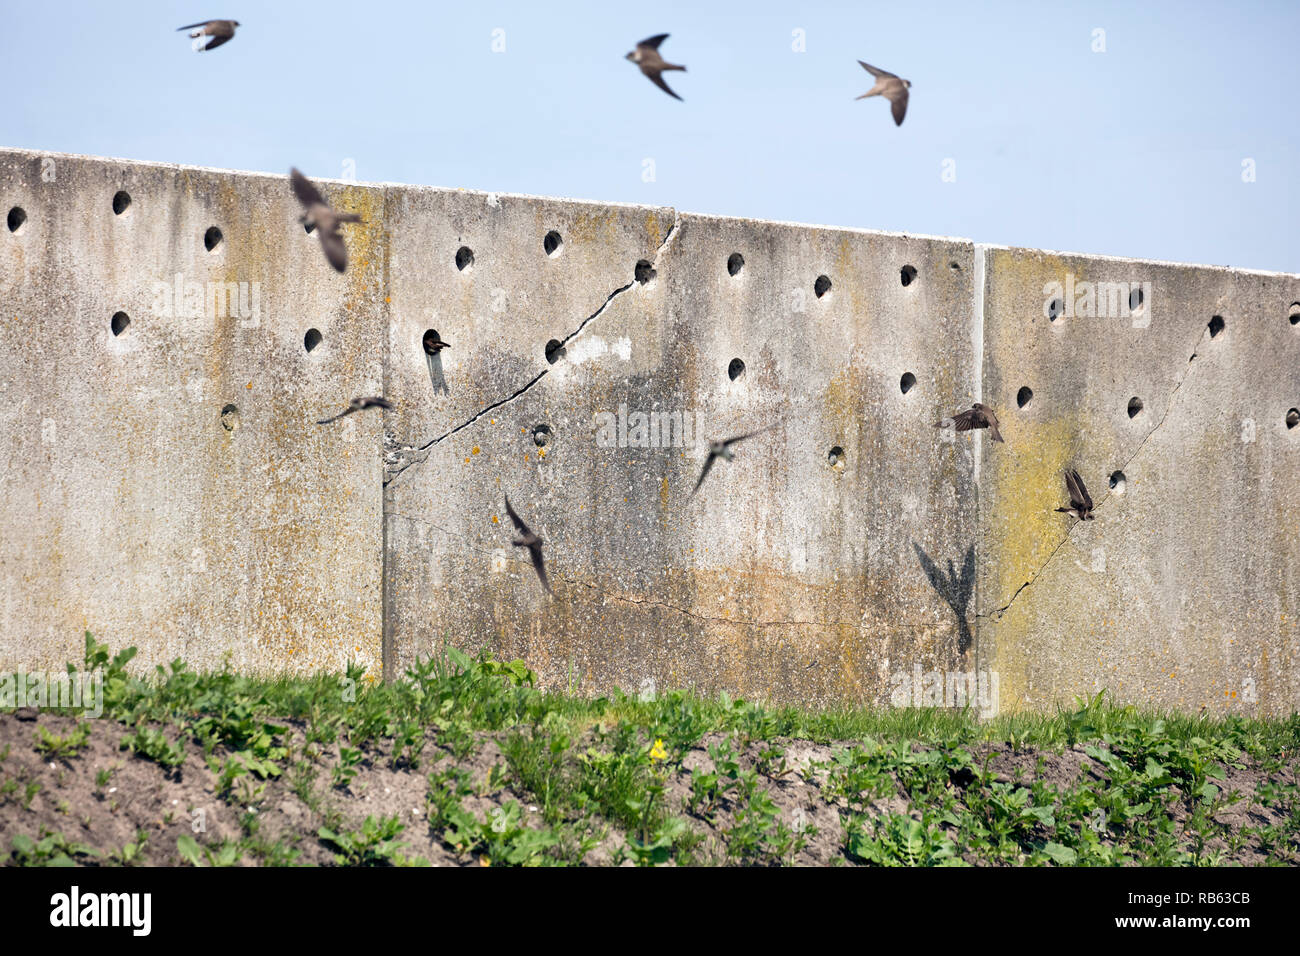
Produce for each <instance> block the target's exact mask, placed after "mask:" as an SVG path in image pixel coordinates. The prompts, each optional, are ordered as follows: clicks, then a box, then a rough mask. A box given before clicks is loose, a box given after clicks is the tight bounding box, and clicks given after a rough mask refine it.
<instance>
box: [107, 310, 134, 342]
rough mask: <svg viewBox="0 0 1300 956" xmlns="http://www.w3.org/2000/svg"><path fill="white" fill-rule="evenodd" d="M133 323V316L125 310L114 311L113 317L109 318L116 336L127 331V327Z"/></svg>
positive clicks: (109, 325)
mask: <svg viewBox="0 0 1300 956" xmlns="http://www.w3.org/2000/svg"><path fill="white" fill-rule="evenodd" d="M130 324H131V317H130V316H129V315H127V314H126V313H125V312H114V313H113V318H112V319H110V320H109V323H108V327H109V328H110V329H112V330H113V335H114V337H116V336H119V335H121V334H122V333H123V332H125V331H126V327H127V326H128V325H130Z"/></svg>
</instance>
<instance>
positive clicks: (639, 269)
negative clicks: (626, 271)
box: [632, 259, 658, 285]
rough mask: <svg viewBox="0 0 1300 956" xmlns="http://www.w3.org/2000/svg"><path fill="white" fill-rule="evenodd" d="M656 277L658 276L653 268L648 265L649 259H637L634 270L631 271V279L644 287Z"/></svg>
mask: <svg viewBox="0 0 1300 956" xmlns="http://www.w3.org/2000/svg"><path fill="white" fill-rule="evenodd" d="M656 275H658V273H657V272H655V269H654V266H652V265H650V260H649V259H638V260H637V261H636V268H635V269H633V270H632V276H633V278H635V279H636V281H637V282H639V283H641V284H642V285H645V284H646V283H647V282H649V281H650V280H651V279H653V278H654V277H655V276H656Z"/></svg>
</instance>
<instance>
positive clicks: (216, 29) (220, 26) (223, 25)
mask: <svg viewBox="0 0 1300 956" xmlns="http://www.w3.org/2000/svg"><path fill="white" fill-rule="evenodd" d="M237 26H239V21H238V20H204V21H203V22H202V23H191V24H188V25H186V26H183V27H177V28H176V32H177V33H179V32H180V31H181V30H192V31H194V32H192V33H191V34H190V36H191V37H194V38H197V37H212V39H211V40H209V41H208V42H207V45H206V46H203V47H202V48H201V51H202V50H215V49H216V48H217V47H219V46H221V44H223V43H229V42H230V41H231V40H232V39H234V37H235V27H237Z"/></svg>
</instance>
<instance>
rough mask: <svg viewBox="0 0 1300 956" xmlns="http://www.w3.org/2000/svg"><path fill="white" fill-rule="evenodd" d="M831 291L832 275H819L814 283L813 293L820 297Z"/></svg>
mask: <svg viewBox="0 0 1300 956" xmlns="http://www.w3.org/2000/svg"><path fill="white" fill-rule="evenodd" d="M830 291H831V279H830V276H818V277H817V281H816V282H814V283H813V294H814V295H816V296H817V298H819V299H820V298H821V297H822V296H824V295H825V294H826V293H827V292H830Z"/></svg>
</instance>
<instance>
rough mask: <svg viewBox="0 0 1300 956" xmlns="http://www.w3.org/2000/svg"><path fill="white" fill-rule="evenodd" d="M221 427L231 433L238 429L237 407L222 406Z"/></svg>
mask: <svg viewBox="0 0 1300 956" xmlns="http://www.w3.org/2000/svg"><path fill="white" fill-rule="evenodd" d="M221 427H222V428H224V429H225V430H226V431H228V432H233V431H234V430H235V429H237V428H238V427H239V407H238V406H236V405H224V406H222V409H221Z"/></svg>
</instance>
